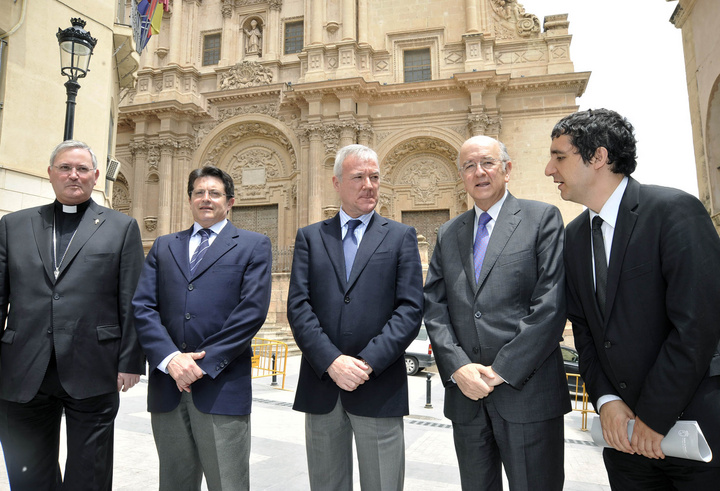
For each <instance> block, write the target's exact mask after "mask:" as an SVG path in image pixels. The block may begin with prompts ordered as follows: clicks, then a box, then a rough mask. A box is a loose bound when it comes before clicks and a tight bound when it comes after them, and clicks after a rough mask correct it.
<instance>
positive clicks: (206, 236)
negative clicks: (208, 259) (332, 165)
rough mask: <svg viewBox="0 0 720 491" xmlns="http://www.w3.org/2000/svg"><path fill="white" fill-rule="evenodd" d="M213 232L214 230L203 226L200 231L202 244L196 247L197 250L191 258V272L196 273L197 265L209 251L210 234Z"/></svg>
mask: <svg viewBox="0 0 720 491" xmlns="http://www.w3.org/2000/svg"><path fill="white" fill-rule="evenodd" d="M211 233H212V230H210V229H208V228H203V229H200V230H199V231H198V234H200V236H201V239H200V245H199V246H197V249H195V252H193V255H192V258H190V274H195V269H196V268H197V265H198V264H199V263H200V261H202V258H203V257H204V256H205V253H206V252H207V250H208V248H209V247H210V234H211Z"/></svg>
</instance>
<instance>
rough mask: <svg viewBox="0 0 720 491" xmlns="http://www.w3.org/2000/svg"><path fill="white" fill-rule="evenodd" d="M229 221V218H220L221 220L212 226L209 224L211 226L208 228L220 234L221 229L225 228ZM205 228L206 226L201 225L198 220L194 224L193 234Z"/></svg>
mask: <svg viewBox="0 0 720 491" xmlns="http://www.w3.org/2000/svg"><path fill="white" fill-rule="evenodd" d="M227 222H228V220H227V218H226V219H224V220H220V221H219V222H217V223H215V224H213V225H211V226H209V227H207V228H209V229H210V230H212V231H213V232H215V235H219V234H220V231H221V230H222V229H223V228H225V225H226V224H227ZM203 228H205V227H203V226H202V225H200V224H199V223H198V222H195V223H194V224H193V233H192V235H193V236H194V235H197V233H198V232H199V231H200V230H202V229H203Z"/></svg>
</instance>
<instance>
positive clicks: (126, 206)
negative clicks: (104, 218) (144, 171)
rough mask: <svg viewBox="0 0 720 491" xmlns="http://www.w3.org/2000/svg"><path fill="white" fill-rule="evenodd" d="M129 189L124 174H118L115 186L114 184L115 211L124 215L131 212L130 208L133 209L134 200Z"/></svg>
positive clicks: (113, 203)
mask: <svg viewBox="0 0 720 491" xmlns="http://www.w3.org/2000/svg"><path fill="white" fill-rule="evenodd" d="M128 187H129V186H128V183H127V179H125V176H124V175H123V174H122V173H120V174H118V177H117V180H116V181H115V184H113V194H112V205H113V210H117V211H119V212H122V213H129V212H130V208H132V198H131V197H130V192H129V191H128Z"/></svg>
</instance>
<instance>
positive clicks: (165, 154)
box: [157, 140, 174, 235]
mask: <svg viewBox="0 0 720 491" xmlns="http://www.w3.org/2000/svg"><path fill="white" fill-rule="evenodd" d="M173 144H174V142H173V141H172V140H163V141H161V142H160V164H159V165H158V179H159V182H158V185H159V189H158V191H159V196H158V198H159V199H158V228H157V230H158V235H165V234H169V233H170V225H171V223H170V217H171V213H170V211H171V206H172V160H173V153H174V145H173Z"/></svg>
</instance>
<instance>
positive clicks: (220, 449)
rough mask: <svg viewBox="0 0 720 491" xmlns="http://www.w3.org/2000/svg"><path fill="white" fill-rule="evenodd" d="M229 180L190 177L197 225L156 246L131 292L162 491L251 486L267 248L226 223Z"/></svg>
mask: <svg viewBox="0 0 720 491" xmlns="http://www.w3.org/2000/svg"><path fill="white" fill-rule="evenodd" d="M233 195H234V185H233V180H232V178H231V177H230V176H229V175H228V174H227V173H225V172H224V171H222V170H220V169H218V168H216V167H212V166H206V167H203V168H201V169H196V170H194V171H193V172H192V173H191V174H190V178H189V180H188V196H189V201H190V208H191V210H192V214H193V218H194V219H195V223H194V225H193V226H192V228H190V229H189V230H185V231H182V232H178V233H176V234H169V235H165V236H162V237H159V238H158V239H157V240H156V241H155V243H154V244H153V247H152V249H150V253H149V254H148V257H147V259H146V260H145V265H144V267H143V270H142V274H141V276H140V282H139V283H138V288H137V292H136V293H135V297H134V298H133V306H134V308H135V327H136V329H137V332H138V338H139V339H140V344H141V345H142V347H143V349H144V351H145V354H146V355H147V358H148V363H149V365H150V378H149V387H148V411H150V413H151V418H152V427H153V435H154V437H155V444H156V446H157V450H158V455H159V458H160V489H161V490H168V491H176V490H178V489H197V490H199V489H200V485H201V481H202V476H203V474H205V478H206V481H207V485H208V489H209V490H210V491H213V490H216V491H220V490H226V489H248V488H249V457H250V416H249V415H250V406H251V403H252V394H251V357H252V350H251V348H250V344H251V342H252V339H253V336H255V333H257V331H258V330H259V329H260V327H262V325H263V323H264V322H265V317H266V316H267V311H268V306H269V304H270V291H271V276H270V275H271V262H272V252H271V246H270V240H269V239H268V238H267V237H266V236H264V235H261V234H258V233H255V232H249V231H247V230H241V229H238V228H236V227H235V226H234V225H233V224H232V223H230V222H229V221H228V220H227V214H228V212H229V211H230V210H231V209H232V206H233V204H234V203H235V199H234V198H233Z"/></svg>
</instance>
